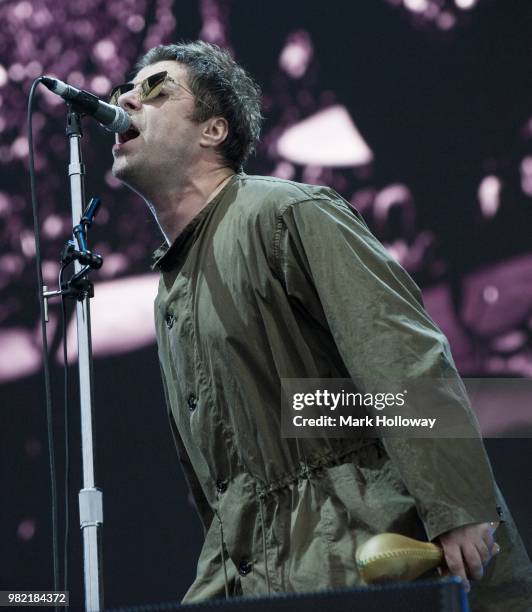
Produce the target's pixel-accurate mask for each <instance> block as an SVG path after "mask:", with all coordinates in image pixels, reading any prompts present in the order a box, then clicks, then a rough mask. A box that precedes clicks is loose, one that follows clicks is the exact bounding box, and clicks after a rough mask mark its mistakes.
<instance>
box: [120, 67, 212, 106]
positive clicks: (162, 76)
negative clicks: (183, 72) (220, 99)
mask: <svg viewBox="0 0 532 612" xmlns="http://www.w3.org/2000/svg"><path fill="white" fill-rule="evenodd" d="M167 81H171V82H172V83H175V84H176V85H179V86H180V87H182V88H183V89H184V90H185V91H188V93H189V94H191V95H192V96H194V94H193V93H192V92H191V91H190V89H188V88H187V87H185V86H184V85H182V84H181V83H178V82H177V81H175V80H174V79H173V78H172V77H171V76H169V74H168V72H167V71H166V70H164V71H163V72H156V73H155V74H152V75H151V76H149V77H146V78H145V79H142V81H140V82H139V83H136V84H135V83H122V85H117V86H116V87H113V89H112V90H111V93H110V94H109V104H114V105H115V106H118V98H120V96H121V95H122V94H125V93H127V92H128V91H133V90H134V89H138V94H137V96H138V99H139V101H140V102H145V101H146V100H153V99H154V98H156V97H157V96H158V95H159V94H160V93H161V90H162V88H163V87H164V84H165V83H166V82H167ZM199 101H200V102H203V101H202V100H199Z"/></svg>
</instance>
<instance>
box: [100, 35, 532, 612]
mask: <svg viewBox="0 0 532 612" xmlns="http://www.w3.org/2000/svg"><path fill="white" fill-rule="evenodd" d="M134 75H135V76H134V78H133V80H132V81H131V82H130V83H127V84H125V85H121V86H119V87H117V88H115V89H114V90H113V92H112V102H114V103H116V104H119V105H120V106H122V107H123V108H124V109H125V110H126V111H127V112H128V114H129V115H130V116H131V120H132V128H131V129H130V130H129V131H128V132H127V133H126V134H124V135H121V136H118V138H117V142H116V144H115V145H114V147H113V157H114V164H113V173H114V175H115V176H116V177H117V178H119V179H120V180H121V181H123V182H124V183H125V184H126V185H128V186H129V187H130V188H131V189H133V190H134V191H136V192H137V193H138V194H140V195H141V196H142V197H143V198H144V200H145V201H146V203H147V205H148V207H149V209H150V210H151V212H152V213H153V215H154V217H155V219H156V221H157V223H158V225H159V227H160V229H161V232H162V234H163V236H164V246H163V247H161V248H160V249H159V250H158V251H157V252H156V254H155V257H156V261H155V264H154V265H155V266H156V267H157V269H158V270H159V271H160V275H161V276H160V284H159V291H158V295H157V298H156V302H155V319H156V329H157V342H158V349H159V359H160V363H161V371H162V378H163V382H164V388H165V394H166V400H167V406H168V416H169V420H170V425H171V428H172V432H173V435H174V439H175V443H176V446H177V450H178V455H179V459H180V462H181V464H182V466H183V469H184V472H185V475H186V477H187V481H188V483H189V485H190V488H191V491H192V494H193V496H194V500H195V503H196V506H197V509H198V512H199V514H200V516H201V519H202V521H203V524H204V526H205V530H206V537H205V543H204V546H203V549H202V552H201V555H200V558H199V562H198V568H197V577H196V580H195V581H194V583H193V584H192V586H191V587H190V589H189V590H188V592H187V594H186V596H185V598H184V601H186V602H193V601H198V600H201V599H205V598H210V597H220V596H222V597H223V596H226V597H228V596H232V595H239V594H245V595H250V594H264V593H276V592H283V591H312V590H316V589H321V588H336V587H346V586H353V585H357V584H362V581H361V578H360V576H359V574H358V571H357V567H356V564H355V551H356V549H357V547H358V546H360V545H361V544H362V543H363V542H365V541H366V540H367V539H368V538H369V537H371V536H372V535H375V534H378V533H382V532H390V531H391V532H397V533H401V534H404V535H406V536H411V537H417V538H422V539H427V538H428V539H429V540H433V541H435V542H437V543H439V544H440V545H441V546H442V548H443V550H444V554H445V559H446V562H447V565H448V568H449V570H450V572H451V573H453V574H455V575H457V576H460V577H461V578H462V579H463V580H464V583H465V585H466V588H467V589H469V588H471V602H472V606H473V610H475V611H493V612H495V611H500V610H503V609H504V610H508V611H510V610H515V611H524V610H527V609H528V610H530V609H531V608H530V607H527V606H532V577H531V567H530V561H529V560H528V558H527V555H526V552H525V550H524V547H523V545H522V543H521V541H520V539H519V536H518V534H517V532H516V529H515V526H514V523H513V521H512V519H511V516H510V514H509V513H508V510H507V508H506V506H505V503H504V500H503V498H502V496H501V494H500V492H499V491H498V489H497V487H496V484H495V483H494V481H493V476H492V472H491V468H490V465H489V462H488V459H487V456H486V453H485V451H484V447H483V445H482V442H481V441H480V440H479V439H478V438H469V439H460V440H436V439H417V440H416V439H391V438H388V439H385V438H363V437H360V438H356V437H350V438H325V437H315V438H308V439H294V438H282V437H281V430H280V418H281V417H280V411H281V408H280V397H281V379H283V378H300V379H304V378H323V379H328V378H351V379H364V378H365V379H372V380H379V379H383V380H384V379H386V380H391V379H393V380H405V381H415V380H418V379H435V380H444V379H445V380H449V381H456V380H458V375H457V373H456V369H455V367H454V364H453V361H452V357H451V355H450V351H449V346H448V343H447V341H446V339H445V337H444V336H443V335H442V333H441V332H440V330H439V329H438V328H437V326H436V325H435V324H434V322H433V321H432V320H431V319H430V317H429V316H428V314H427V313H426V311H425V310H424V308H423V305H422V301H421V296H420V292H419V290H418V288H417V286H416V285H415V284H414V282H413V281H412V280H411V279H410V277H409V276H408V275H407V274H406V272H405V271H404V270H403V269H402V268H401V267H400V266H399V265H398V264H397V263H396V262H395V261H394V260H393V259H392V258H391V257H390V256H389V255H388V253H387V252H386V251H385V250H384V248H383V247H382V245H381V244H380V243H379V242H378V241H377V240H376V239H375V237H374V236H373V235H372V234H371V233H370V232H369V230H368V228H367V226H366V225H365V223H364V221H363V220H362V218H361V217H360V215H359V214H358V213H357V212H355V211H354V210H353V209H352V208H351V207H350V206H349V205H348V204H347V203H346V202H345V201H344V200H343V199H342V198H341V197H340V196H339V195H338V194H337V193H335V192H334V191H333V190H331V189H329V188H326V187H316V186H312V185H302V184H298V183H295V182H290V181H283V180H279V179H276V178H270V177H262V176H247V175H246V174H244V173H243V171H242V167H243V165H244V163H245V162H246V159H247V158H248V156H249V155H250V153H251V152H252V151H253V149H254V145H255V143H256V141H257V139H258V137H259V132H260V123H261V112H260V102H259V98H260V91H259V88H258V87H257V85H256V84H255V83H254V82H253V80H252V79H251V78H250V76H249V75H248V74H246V72H245V71H244V70H243V69H242V68H241V67H240V66H239V65H238V64H236V63H235V62H234V61H233V59H232V58H231V57H230V55H229V54H228V53H227V52H225V51H223V50H221V49H219V48H218V47H216V46H214V45H210V44H207V43H204V42H193V43H187V44H177V45H168V46H160V47H156V48H154V49H151V50H150V51H148V53H146V55H145V56H144V57H142V58H141V60H140V61H139V62H138V64H137V66H136V67H135V70H134ZM443 387H444V390H443V393H445V385H443ZM428 401H430V398H428ZM448 401H449V402H454V403H455V404H457V405H458V406H459V408H460V410H461V411H462V412H464V413H466V414H467V416H468V418H469V412H468V411H469V410H470V409H469V407H468V403H467V399H466V397H465V396H460V395H458V396H457V395H456V394H450V393H449V397H448ZM499 523H500V525H499V527H498V529H497V531H496V538H497V542H495V540H494V534H495V528H496V526H497V525H498V524H499ZM512 606H513V607H512Z"/></svg>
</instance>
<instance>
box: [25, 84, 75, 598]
mask: <svg viewBox="0 0 532 612" xmlns="http://www.w3.org/2000/svg"><path fill="white" fill-rule="evenodd" d="M41 81H42V77H39V78H37V79H35V81H33V84H32V86H31V89H30V93H29V99H28V115H27V131H28V154H29V173H30V190H31V206H32V211H33V227H34V235H35V263H36V266H37V285H38V287H37V298H38V300H39V309H40V315H41V335H42V364H43V376H44V388H45V401H46V424H47V432H48V460H49V468H50V488H51V504H52V507H51V510H52V554H53V577H54V591H59V590H60V588H59V580H60V578H59V540H58V532H57V522H58V521H57V514H58V513H57V507H58V504H57V483H56V470H55V447H54V428H53V409H52V391H51V381H50V355H49V350H48V338H47V333H46V321H45V303H44V300H45V298H44V295H43V286H44V283H43V273H42V256H41V242H40V230H39V207H38V203H37V191H36V188H35V159H34V153H33V103H34V99H35V90H36V88H37V86H38V85H39V83H40V82H41ZM66 367H67V365H66V364H65V368H66ZM66 496H67V499H68V491H67V492H66ZM65 573H66V572H65ZM65 586H66V585H65ZM65 590H66V588H65ZM56 610H59V608H58V607H57V606H56Z"/></svg>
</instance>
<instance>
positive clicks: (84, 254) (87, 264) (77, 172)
mask: <svg viewBox="0 0 532 612" xmlns="http://www.w3.org/2000/svg"><path fill="white" fill-rule="evenodd" d="M66 135H67V136H68V138H69V142H70V164H69V166H68V175H69V178H70V191H71V206H72V222H73V225H74V230H73V233H74V236H75V238H76V242H77V247H78V249H76V248H75V243H74V241H69V242H67V245H66V246H65V249H64V250H63V253H62V263H63V265H65V264H67V263H70V262H71V261H73V262H74V270H75V274H74V276H73V277H72V279H71V280H70V281H69V282H68V283H67V284H66V285H65V286H62V287H60V288H59V291H47V287H43V295H44V297H45V306H46V305H47V298H49V297H53V296H57V295H66V296H68V297H74V298H76V300H77V302H76V320H77V333H78V370H79V394H80V410H81V451H82V465H83V488H82V489H81V491H80V492H79V516H80V527H81V531H82V534H83V568H84V582H85V610H86V612H99V610H101V609H102V608H103V580H102V539H101V528H102V527H103V496H102V491H101V490H100V489H98V488H96V486H95V483H94V452H93V438H94V435H93V413H92V406H93V395H94V394H93V384H92V376H93V372H92V346H91V333H90V308H89V300H90V298H91V297H93V295H94V291H93V287H92V283H91V282H90V281H89V279H88V278H87V273H88V271H89V270H90V269H91V268H99V267H100V266H101V265H102V262H103V260H102V258H101V256H99V255H96V254H93V253H91V252H90V251H88V250H87V241H86V230H87V228H88V227H90V225H91V223H92V219H93V217H94V215H95V214H96V210H97V208H98V206H99V203H100V201H99V199H97V198H95V199H93V200H91V202H90V204H89V206H88V208H87V209H85V189H84V176H85V167H84V165H83V162H82V157H81V136H82V130H81V114H80V113H79V112H77V110H76V106H75V105H71V104H69V105H68V115H67V128H66ZM83 211H84V212H83ZM78 221H79V223H78ZM46 318H47V317H46ZM65 367H66V364H65ZM66 495H68V491H66Z"/></svg>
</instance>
